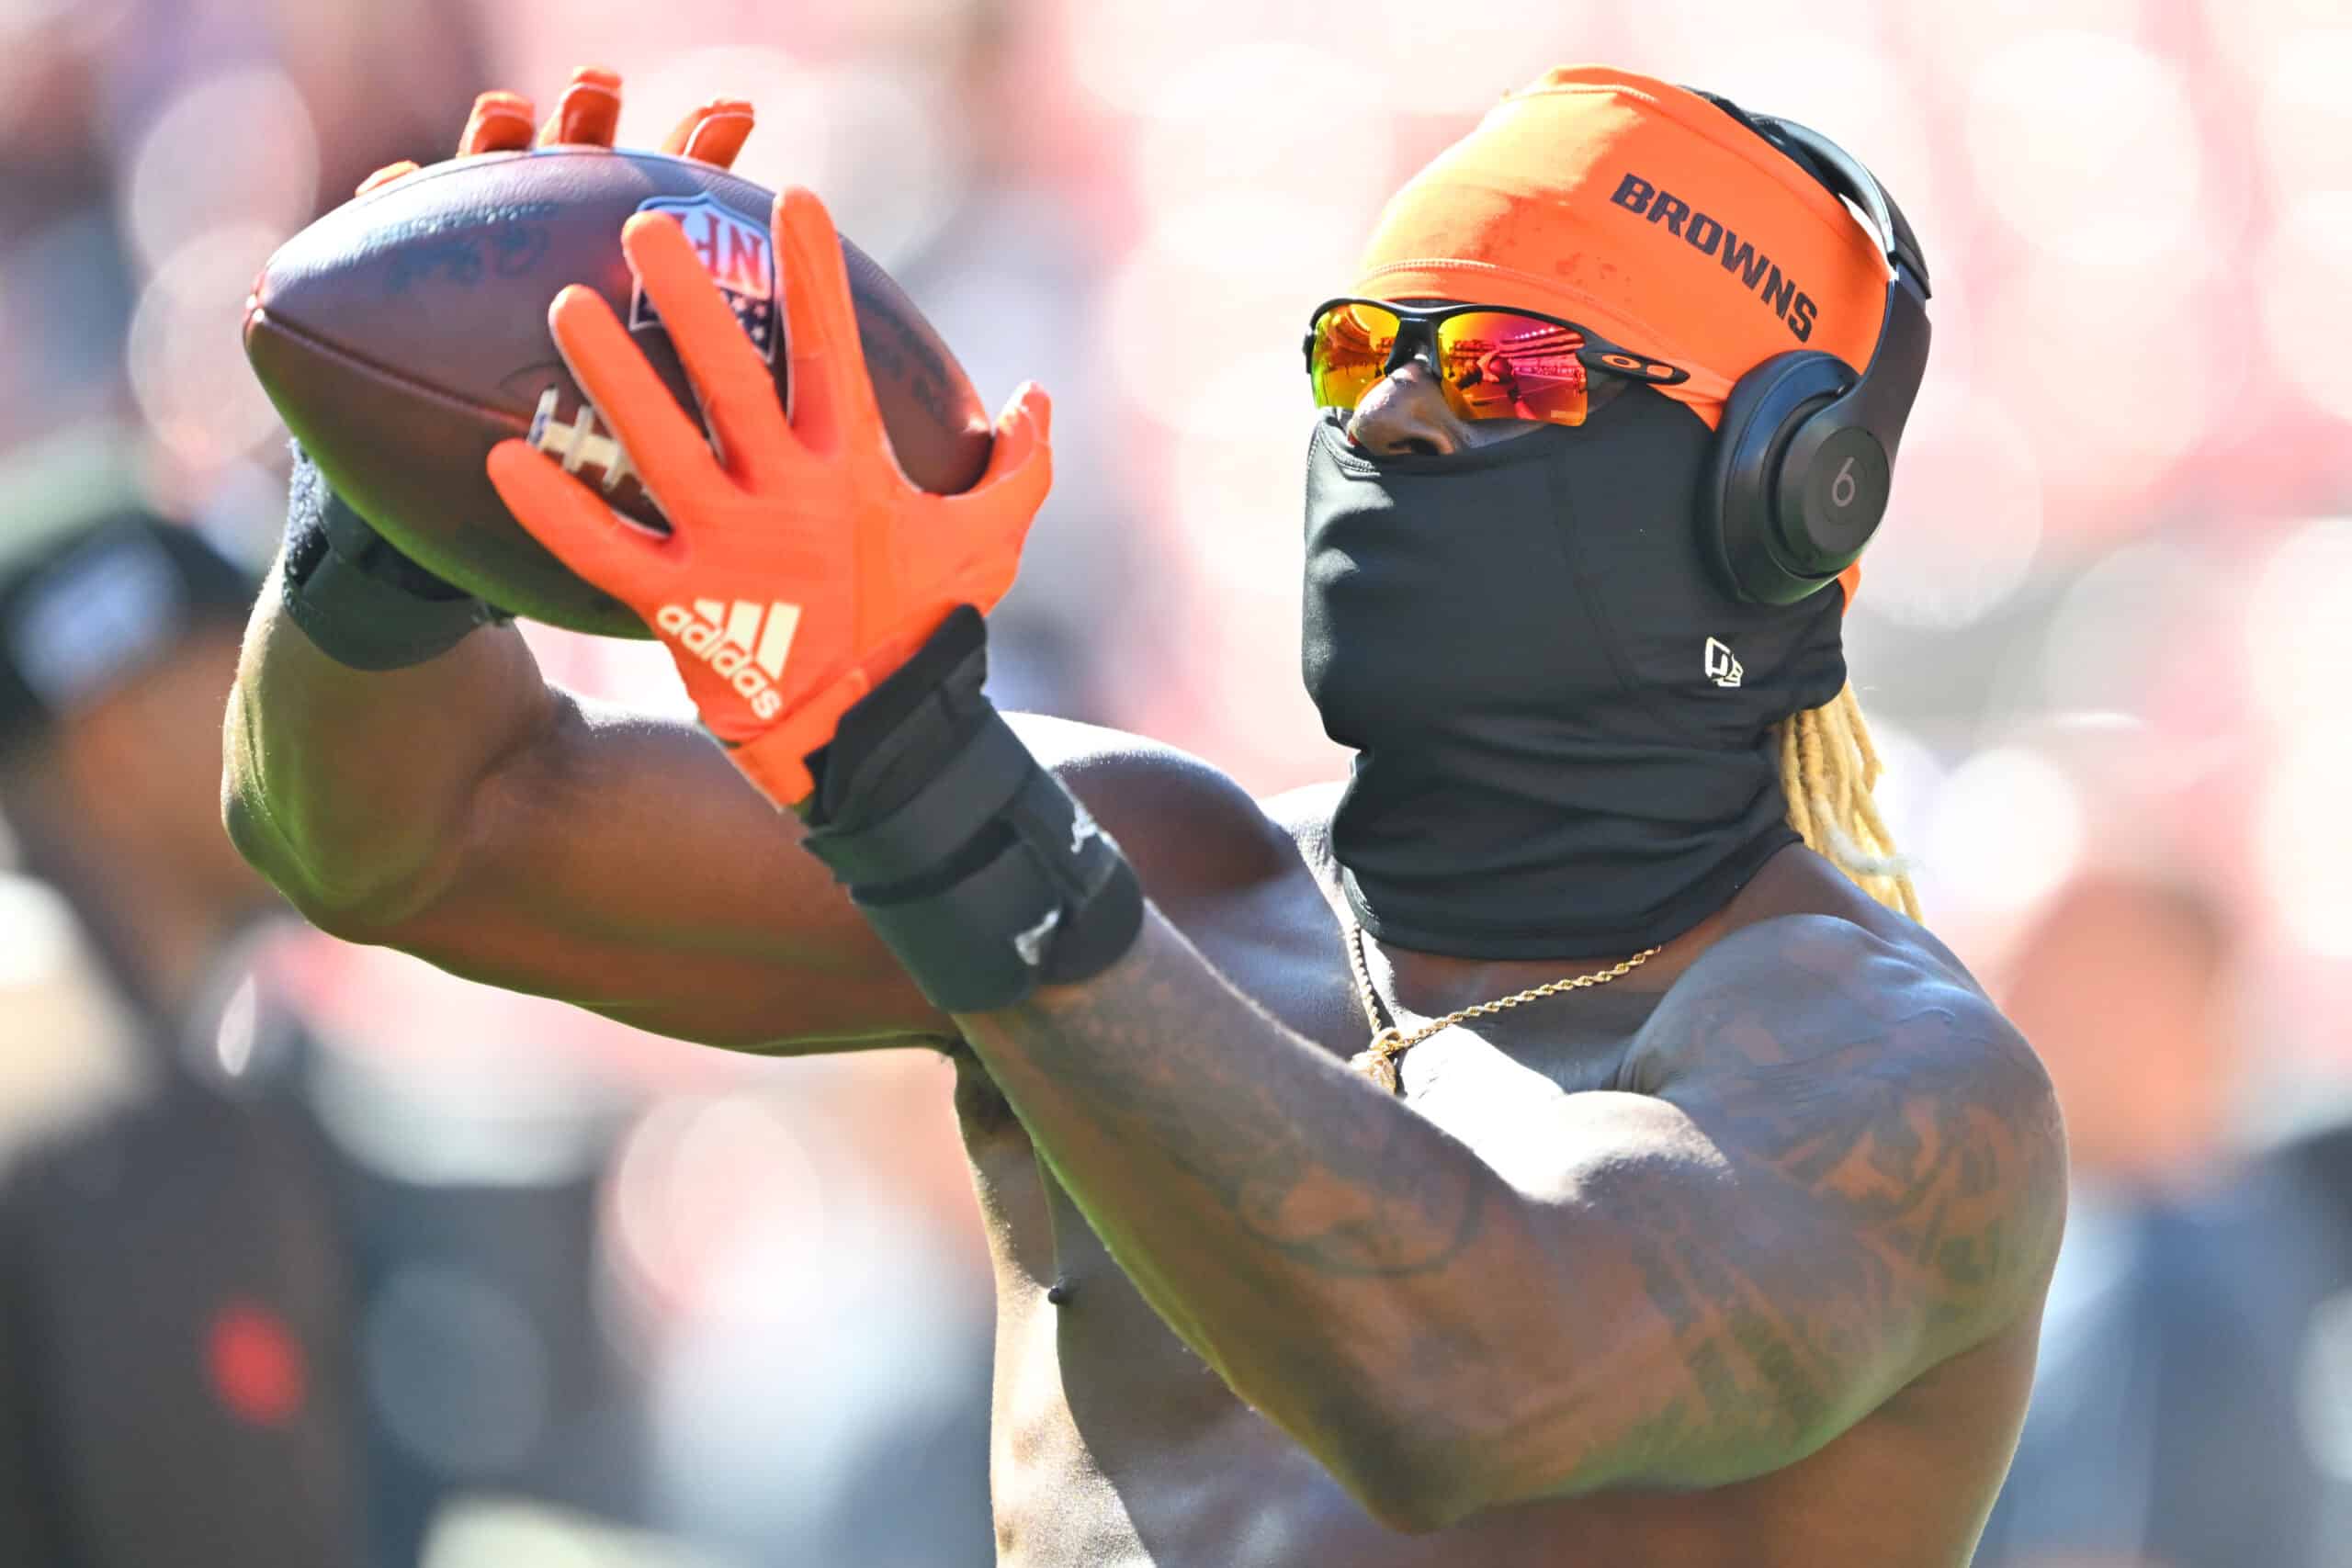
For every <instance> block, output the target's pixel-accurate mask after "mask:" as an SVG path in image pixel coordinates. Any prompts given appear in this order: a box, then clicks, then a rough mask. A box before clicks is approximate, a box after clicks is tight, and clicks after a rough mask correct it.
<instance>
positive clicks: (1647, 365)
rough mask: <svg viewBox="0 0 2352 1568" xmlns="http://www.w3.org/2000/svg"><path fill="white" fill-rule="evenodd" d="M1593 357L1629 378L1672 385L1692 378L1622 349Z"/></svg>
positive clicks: (1670, 367) (1682, 372)
mask: <svg viewBox="0 0 2352 1568" xmlns="http://www.w3.org/2000/svg"><path fill="white" fill-rule="evenodd" d="M1592 357H1593V358H1595V359H1597V360H1599V361H1600V363H1601V364H1603V365H1606V366H1607V367H1609V368H1610V369H1611V370H1616V371H1620V372H1622V373H1623V374H1625V375H1627V376H1640V377H1643V378H1645V379H1647V380H1652V381H1665V382H1668V383H1671V382H1675V381H1683V380H1688V379H1689V378H1690V377H1689V374H1688V373H1687V372H1685V371H1681V370H1678V369H1676V368H1675V367H1673V366H1671V365H1660V364H1659V363H1658V362H1657V360H1655V359H1642V358H1637V357H1636V356H1634V355H1630V354H1627V353H1625V352H1624V351H1623V350H1622V349H1611V350H1609V351H1608V352H1606V353H1597V354H1594V355H1592Z"/></svg>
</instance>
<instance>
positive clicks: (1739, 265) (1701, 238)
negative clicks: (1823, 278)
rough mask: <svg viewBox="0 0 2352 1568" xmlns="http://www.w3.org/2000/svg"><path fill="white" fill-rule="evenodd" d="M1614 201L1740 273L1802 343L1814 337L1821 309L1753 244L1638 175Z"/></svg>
mask: <svg viewBox="0 0 2352 1568" xmlns="http://www.w3.org/2000/svg"><path fill="white" fill-rule="evenodd" d="M1609 199H1610V200H1611V201H1612V202H1615V203H1616V204H1617V205H1618V206H1620V207H1622V208H1623V209H1625V210H1626V211H1628V212H1638V213H1640V214H1641V215H1642V216H1643V217H1645V218H1647V219H1648V220H1650V221H1651V222H1653V223H1663V224H1665V225H1666V227H1667V230H1668V232H1670V233H1671V234H1673V235H1674V237H1675V238H1676V239H1678V240H1680V241H1681V242H1682V243H1684V244H1686V245H1689V246H1690V247H1691V249H1692V250H1694V251H1696V252H1698V253H1699V254H1701V255H1702V256H1713V257H1715V259H1716V260H1718V261H1720V262H1722V263H1723V268H1724V271H1725V272H1728V273H1732V274H1735V275H1736V276H1737V277H1738V278H1739V281H1740V284H1741V286H1742V287H1743V288H1752V289H1754V290H1756V292H1757V294H1758V297H1759V298H1761V299H1763V301H1764V303H1765V304H1767V305H1769V306H1770V307H1771V308H1772V313H1773V314H1774V315H1776V316H1778V317H1780V318H1781V321H1782V322H1783V323H1784V324H1786V326H1787V327H1788V329H1789V333H1790V335H1791V336H1792V337H1794V338H1795V339H1796V340H1797V341H1798V342H1799V343H1803V342H1804V341H1805V340H1806V339H1808V338H1810V337H1812V336H1813V318H1814V313H1815V310H1817V309H1819V307H1817V306H1815V304H1814V302H1813V296H1812V295H1810V294H1807V293H1804V292H1803V291H1802V290H1800V289H1799V288H1797V280H1796V279H1795V278H1793V277H1786V276H1782V275H1781V267H1780V264H1779V263H1777V262H1775V261H1774V260H1773V259H1772V258H1771V257H1770V256H1768V255H1766V254H1763V253H1762V252H1760V251H1758V249H1757V248H1756V243H1755V242H1754V241H1752V240H1743V239H1741V238H1740V237H1739V235H1738V234H1737V233H1736V232H1734V231H1732V230H1730V229H1728V228H1725V227H1724V225H1723V224H1722V223H1721V222H1719V221H1717V220H1715V219H1713V218H1712V217H1710V216H1708V215H1707V214H1706V213H1704V212H1694V211H1692V210H1691V204H1690V203H1689V202H1687V201H1685V200H1683V199H1682V198H1681V197H1679V196H1677V195H1675V194H1674V193H1673V192H1672V191H1670V190H1660V189H1659V188H1658V187H1657V186H1655V185H1652V184H1651V183H1650V182H1649V181H1647V180H1645V179H1644V178H1642V176H1641V175H1635V174H1628V175H1626V176H1625V177H1624V178H1623V179H1622V180H1619V181H1618V182H1617V193H1616V194H1615V195H1614V196H1612V197H1610V198H1609Z"/></svg>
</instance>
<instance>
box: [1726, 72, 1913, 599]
mask: <svg viewBox="0 0 2352 1568" xmlns="http://www.w3.org/2000/svg"><path fill="white" fill-rule="evenodd" d="M1708 96H1710V97H1711V98H1713V102H1714V103H1715V104H1716V105H1717V107H1721V108H1723V109H1724V111H1725V112H1727V113H1729V114H1730V115H1732V116H1733V118H1736V119H1738V120H1739V121H1740V122H1741V123H1742V124H1744V125H1746V126H1747V127H1748V128H1749V129H1750V130H1754V131H1756V132H1757V133H1758V135H1760V136H1762V137H1763V138H1764V139H1765V140H1766V141H1770V142H1771V143H1772V144H1773V146H1774V147H1776V148H1777V149H1778V150H1779V151H1781V152H1782V153H1783V154H1785V155H1786V156H1788V157H1789V159H1790V160H1791V161H1792V162H1793V163H1795V164H1797V165H1798V166H1799V167H1800V168H1803V169H1804V171H1805V172H1806V174H1808V175H1811V176H1812V177H1813V178H1814V179H1815V180H1816V181H1818V182H1819V183H1820V184H1821V185H1822V186H1824V187H1825V188H1826V189H1827V190H1828V191H1829V192H1830V193H1831V194H1832V195H1834V196H1837V197H1840V198H1841V199H1842V200H1844V201H1846V202H1849V203H1851V204H1852V206H1854V207H1855V208H1857V209H1860V211H1861V213H1862V214H1863V217H1864V220H1865V222H1866V224H1867V225H1868V227H1869V228H1870V230H1871V236H1872V238H1873V239H1874V240H1875V241H1876V242H1877V244H1878V248H1879V250H1880V251H1881V253H1882V254H1883V255H1884V256H1885V258H1886V262H1887V265H1888V268H1889V270H1890V273H1891V276H1889V278H1888V279H1887V285H1886V305H1885V310H1884V311H1883V315H1882V318H1881V321H1880V325H1879V334H1878V341H1877V343H1876V344H1874V345H1873V346H1872V348H1871V357H1870V363H1869V364H1868V365H1866V366H1865V367H1863V368H1862V371H1861V374H1860V376H1859V377H1856V376H1855V375H1854V373H1853V372H1852V371H1851V370H1850V369H1849V367H1847V366H1846V365H1845V363H1844V362H1843V361H1841V360H1839V359H1838V358H1837V357H1836V356H1834V355H1827V354H1819V353H1790V354H1782V355H1776V356H1774V357H1773V358H1771V359H1769V360H1767V361H1765V362H1764V363H1763V364H1761V365H1759V366H1758V367H1755V368H1754V369H1753V370H1750V371H1749V372H1748V373H1747V375H1746V376H1744V377H1743V378H1741V380H1740V382H1739V384H1738V385H1737V386H1736V387H1735V388H1734V389H1733V391H1732V397H1731V400H1730V401H1729V402H1728V403H1727V404H1726V405H1725V408H1724V423H1723V428H1722V429H1721V431H1720V432H1719V433H1718V438H1717V456H1716V458H1715V461H1714V463H1713V465H1712V473H1711V476H1710V479H1709V482H1708V484H1707V486H1706V489H1705V494H1706V497H1707V499H1706V502H1705V503H1704V504H1705V510H1706V513H1707V514H1708V516H1709V518H1710V519H1711V524H1712V526H1711V537H1712V538H1713V541H1714V550H1715V555H1716V558H1717V559H1718V560H1719V561H1721V563H1722V564H1723V567H1724V573H1725V576H1726V579H1727V581H1729V583H1730V585H1731V586H1732V588H1733V590H1734V591H1735V592H1736V593H1738V594H1739V596H1740V597H1742V598H1743V599H1747V600H1748V601H1749V602H1751V603H1767V604H1789V603H1793V602H1794V601H1796V600H1798V599H1802V598H1804V597H1806V596H1807V595H1809V594H1811V593H1814V592H1818V591H1819V590H1820V589H1822V588H1825V587H1826V586H1828V585H1829V584H1830V583H1831V582H1834V581H1837V579H1838V573H1839V572H1841V571H1843V570H1845V569H1846V568H1847V567H1848V566H1849V565H1851V564H1852V562H1853V561H1854V560H1855V559H1856V558H1859V557H1860V555H1861V553H1862V548H1863V547H1864V546H1865V545H1867V544H1868V543H1869V542H1870V538H1871V535H1872V534H1873V533H1875V532H1876V531H1877V528H1878V525H1879V523H1880V521H1881V519H1882V517H1883V514H1884V511H1885V505H1886V498H1887V492H1888V488H1889V486H1890V484H1891V482H1892V479H1893V477H1894V476H1893V468H1894V454H1895V448H1896V446H1898V445H1899V444H1900V442H1901V441H1902V439H1903V427H1904V424H1905V422H1906V421H1907V420H1908V419H1909V417H1910V413H1911V405H1912V402H1913V401H1914V400H1916V399H1917V396H1918V392H1919V383H1920V381H1921V379H1922V378H1924V376H1925V375H1926V373H1927V368H1928V336H1929V332H1928V310H1927V302H1928V268H1927V263H1926V259H1925V257H1923V256H1922V255H1921V254H1920V251H1919V242H1918V239H1917V236H1916V235H1914V234H1913V233H1912V232H1911V225H1910V224H1909V223H1908V222H1907V221H1905V219H1904V217H1903V209H1901V208H1899V207H1897V206H1896V205H1895V204H1894V198H1893V197H1890V196H1888V195H1887V194H1886V190H1885V187H1884V186H1881V185H1880V184H1879V183H1878V179H1877V176H1876V175H1872V174H1871V172H1870V170H1869V169H1868V168H1866V167H1865V166H1864V165H1863V164H1861V162H1860V160H1859V159H1857V158H1855V157H1854V156H1853V155H1852V154H1851V153H1849V152H1847V151H1846V150H1845V149H1844V148H1842V147H1840V146H1838V144H1837V143H1836V142H1834V141H1830V140H1829V139H1828V138H1827V137H1826V136H1824V135H1822V134H1821V133H1820V132H1819V131H1816V130H1811V129H1809V128H1808V127H1805V126H1803V125H1800V124H1798V123H1797V122H1795V121H1794V120H1789V119H1781V118H1778V117H1775V116H1770V115H1755V116H1751V115H1749V114H1747V113H1746V112H1745V111H1743V110H1741V109H1740V108H1739V107H1737V106H1736V105H1734V104H1731V103H1729V102H1728V101H1726V100H1724V99H1722V98H1714V97H1713V95H1708Z"/></svg>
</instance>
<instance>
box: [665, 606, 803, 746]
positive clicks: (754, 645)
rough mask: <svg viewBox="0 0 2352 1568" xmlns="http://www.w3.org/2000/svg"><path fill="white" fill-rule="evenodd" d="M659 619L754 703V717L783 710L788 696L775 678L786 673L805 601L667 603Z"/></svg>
mask: <svg viewBox="0 0 2352 1568" xmlns="http://www.w3.org/2000/svg"><path fill="white" fill-rule="evenodd" d="M653 624H654V625H655V626H658V627H660V628H661V630H662V632H663V633H665V634H667V635H668V636H669V637H670V638H671V639H672V640H673V641H674V642H676V643H677V645H678V646H679V647H680V648H683V649H685V650H686V651H687V652H688V653H691V654H693V655H694V656H695V658H696V659H699V660H702V661H703V662H704V663H705V664H707V665H709V666H710V668H711V671H712V672H713V673H715V674H718V675H719V676H722V677H724V678H725V680H726V682H727V683H728V684H729V685H730V686H732V687H734V688H735V691H736V694H738V695H740V696H741V697H742V698H743V700H744V701H746V702H748V703H750V704H751V705H752V716H753V717H755V718H774V717H775V716H776V715H777V713H778V712H780V711H782V709H783V706H784V699H783V698H782V697H780V696H778V695H777V694H776V690H775V686H774V685H773V684H771V683H770V682H774V681H775V680H776V679H778V678H780V677H781V676H782V675H783V674H784V660H785V658H786V655H787V654H789V653H790V652H791V651H792V634H793V633H794V632H796V631H797V630H799V629H800V606H799V605H797V604H783V603H781V602H779V603H775V604H752V603H751V602H749V601H747V600H742V599H738V600H736V601H735V602H734V603H733V604H726V603H723V602H722V601H720V600H717V599H697V600H695V602H694V607H693V608H692V609H688V608H687V607H686V606H685V605H684V604H664V605H662V608H661V609H660V611H658V612H657V613H656V614H655V615H654V617H653Z"/></svg>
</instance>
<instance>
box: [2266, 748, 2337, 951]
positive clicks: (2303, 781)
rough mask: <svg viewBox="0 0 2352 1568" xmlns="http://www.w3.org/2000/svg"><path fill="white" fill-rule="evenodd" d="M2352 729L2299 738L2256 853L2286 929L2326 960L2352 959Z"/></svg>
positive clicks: (2279, 770)
mask: <svg viewBox="0 0 2352 1568" xmlns="http://www.w3.org/2000/svg"><path fill="white" fill-rule="evenodd" d="M2347 779H2352V722H2347V721H2346V719H2344V718H2341V717H2331V718H2330V719H2329V720H2328V721H2326V722H2324V723H2321V724H2318V725H2315V726H2313V727H2312V728H2309V729H2306V730H2305V731H2303V732H2302V733H2301V734H2299V735H2297V736H2296V737H2295V739H2293V740H2292V741H2291V742H2290V745H2289V746H2288V748H2287V750H2286V754H2285V755H2284V756H2283V757H2281V758H2280V759H2279V761H2278V764H2277V766H2276V767H2275V769H2274V770H2273V771H2272V773H2271V774H2270V777H2269V779H2268V780H2267V783H2266V784H2265V785H2264V788H2263V792H2262V801H2261V805H2260V808H2259V811H2258V813H2257V815H2256V827H2255V850H2256V859H2257V861H2258V863H2259V864H2260V866H2261V871H2262V881H2263V886H2264V889H2265V891H2267V893H2268V894H2269V896H2270V899H2271V901H2272V903H2273V905H2274V906H2275V907H2276V908H2277V910H2278V920H2279V923H2280V924H2281V925H2282V926H2284V927H2285V929H2286V930H2287V931H2288V933H2289V934H2290V935H2291V936H2292V937H2294V939H2295V940H2296V941H2298V942H2301V944H2302V945H2303V946H2304V947H2305V948H2307V949H2309V950H2310V951H2311V952H2312V953H2317V954H2319V955H2320V956H2322V957H2324V958H2333V959H2352V898H2346V897H2345V889H2346V888H2352V811H2347V810H2346V808H2345V794H2346V780H2347Z"/></svg>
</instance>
